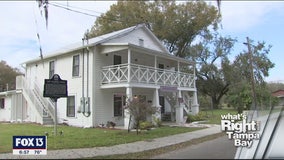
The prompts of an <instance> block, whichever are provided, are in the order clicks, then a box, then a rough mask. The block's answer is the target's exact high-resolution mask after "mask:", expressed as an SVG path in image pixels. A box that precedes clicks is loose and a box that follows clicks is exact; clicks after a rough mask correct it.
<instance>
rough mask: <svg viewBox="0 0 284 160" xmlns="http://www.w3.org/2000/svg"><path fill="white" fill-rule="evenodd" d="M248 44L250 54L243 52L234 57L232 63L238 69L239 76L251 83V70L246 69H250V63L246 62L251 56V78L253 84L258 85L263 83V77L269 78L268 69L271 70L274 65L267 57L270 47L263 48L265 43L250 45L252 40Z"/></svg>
mask: <svg viewBox="0 0 284 160" xmlns="http://www.w3.org/2000/svg"><path fill="white" fill-rule="evenodd" d="M249 43H251V45H250V46H251V48H250V50H251V53H249V52H248V51H243V52H242V53H240V54H239V55H238V56H237V57H236V59H235V61H234V63H235V65H236V68H238V69H239V73H240V76H241V77H243V78H245V79H247V80H248V81H249V82H251V75H252V73H251V70H249V69H248V68H250V62H249V61H248V60H249V59H250V54H251V55H252V66H253V75H254V77H253V78H254V81H255V83H256V84H257V85H259V84H262V83H264V77H268V76H269V69H271V68H273V67H274V65H275V64H274V63H272V62H271V61H270V60H269V58H268V57H267V55H268V54H269V52H270V49H271V47H272V46H271V45H268V46H265V42H257V45H252V43H253V41H252V40H250V42H249ZM248 62H249V63H248Z"/></svg>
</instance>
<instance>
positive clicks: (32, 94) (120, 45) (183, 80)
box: [0, 24, 199, 128]
mask: <svg viewBox="0 0 284 160" xmlns="http://www.w3.org/2000/svg"><path fill="white" fill-rule="evenodd" d="M24 67H25V76H19V77H17V93H19V92H20V93H21V94H22V97H23V99H24V100H25V101H24V102H23V104H22V106H25V108H26V109H25V110H30V112H29V113H26V114H25V116H21V117H22V120H23V121H25V120H26V121H34V122H38V123H41V124H44V123H45V121H53V120H54V119H55V114H54V102H52V101H51V100H50V99H49V98H44V97H43V87H44V79H49V78H50V77H52V75H53V74H58V75H59V76H60V77H61V79H63V80H67V84H68V97H66V98H59V99H58V101H57V119H58V122H59V123H67V124H69V125H72V126H79V127H88V126H89V127H96V126H98V125H99V124H106V123H107V121H113V122H115V123H116V125H120V126H125V128H127V126H128V122H129V114H128V112H127V111H126V110H124V107H123V106H125V103H126V102H125V99H126V97H127V98H135V97H140V98H142V99H143V100H145V101H146V102H147V103H149V104H151V105H152V107H157V108H158V113H156V114H155V116H156V117H158V118H161V117H162V116H163V115H165V114H169V115H170V116H171V119H172V120H175V121H176V122H177V123H183V121H184V116H185V115H186V114H196V113H198V111H199V105H198V102H197V89H196V85H195V80H196V76H195V72H194V71H195V63H194V62H191V61H188V60H186V59H183V58H178V57H176V56H173V55H171V54H170V53H169V52H168V51H167V49H166V48H165V47H164V46H163V44H162V43H161V42H160V41H159V40H158V38H157V37H156V36H155V35H154V34H153V33H152V32H151V31H150V30H149V29H148V28H147V27H146V26H145V25H144V24H139V25H137V26H133V27H129V28H126V29H123V30H119V31H115V32H112V33H109V34H105V35H102V36H98V37H95V38H91V39H83V40H82V42H79V43H77V44H74V45H70V46H68V47H66V48H63V49H61V50H58V51H57V52H54V53H51V54H48V55H46V56H45V57H43V59H41V58H37V59H33V60H30V61H27V62H25V63H24ZM18 104H19V103H18ZM22 106H21V105H19V106H18V108H19V107H22ZM0 112H1V110H0ZM148 117H149V116H148ZM150 117H151V116H150Z"/></svg>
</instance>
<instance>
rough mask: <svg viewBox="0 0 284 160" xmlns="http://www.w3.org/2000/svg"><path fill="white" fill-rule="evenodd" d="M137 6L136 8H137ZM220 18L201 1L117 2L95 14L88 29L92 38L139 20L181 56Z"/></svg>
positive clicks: (211, 7)
mask: <svg viewBox="0 0 284 160" xmlns="http://www.w3.org/2000/svg"><path fill="white" fill-rule="evenodd" d="M137 6H139V7H137ZM219 20H220V15H219V14H218V10H217V9H216V8H215V7H214V6H209V5H208V4H207V3H205V2H202V1H188V2H185V3H179V4H176V2H175V1H174V0H171V1H159V0H158V1H154V2H150V1H124V0H122V1H118V2H117V4H115V5H112V6H111V8H110V10H109V11H108V12H106V13H105V14H103V15H102V16H101V17H99V18H98V19H97V20H96V21H95V24H94V26H93V27H92V29H91V32H90V37H95V36H98V35H102V34H105V33H109V32H112V31H116V30H119V29H123V28H126V27H130V26H134V25H136V24H139V23H146V24H147V25H148V27H149V28H150V29H151V30H152V31H153V32H154V34H155V35H156V36H157V37H158V38H159V39H160V40H161V41H163V43H164V44H165V46H166V47H167V48H168V50H169V52H171V53H172V54H174V55H176V56H179V57H185V56H186V55H187V52H186V48H187V47H188V46H190V45H191V44H192V42H193V41H194V40H195V38H196V37H197V36H198V35H200V34H202V33H204V32H209V29H208V27H209V26H211V25H213V29H215V30H217V28H218V27H217V24H218V22H219Z"/></svg>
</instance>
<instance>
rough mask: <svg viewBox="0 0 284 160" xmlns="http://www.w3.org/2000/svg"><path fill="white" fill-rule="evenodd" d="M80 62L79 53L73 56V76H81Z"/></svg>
mask: <svg viewBox="0 0 284 160" xmlns="http://www.w3.org/2000/svg"><path fill="white" fill-rule="evenodd" d="M79 64H80V59H79V55H76V56H73V71H72V76H79Z"/></svg>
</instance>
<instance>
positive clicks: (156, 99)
mask: <svg viewBox="0 0 284 160" xmlns="http://www.w3.org/2000/svg"><path fill="white" fill-rule="evenodd" d="M152 107H154V108H155V109H156V112H155V113H154V114H153V115H152V122H153V124H154V125H157V124H156V122H155V119H159V120H161V106H160V99H159V89H158V88H156V89H155V91H154V94H153V105H152Z"/></svg>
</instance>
